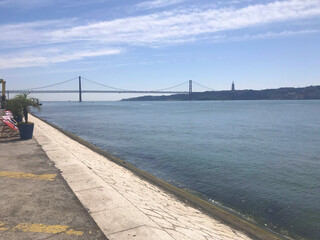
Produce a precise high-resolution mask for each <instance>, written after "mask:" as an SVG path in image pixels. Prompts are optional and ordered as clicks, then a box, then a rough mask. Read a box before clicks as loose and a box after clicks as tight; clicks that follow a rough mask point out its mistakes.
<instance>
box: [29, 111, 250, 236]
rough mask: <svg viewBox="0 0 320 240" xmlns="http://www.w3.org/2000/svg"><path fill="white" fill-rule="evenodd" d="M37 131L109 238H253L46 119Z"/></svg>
mask: <svg viewBox="0 0 320 240" xmlns="http://www.w3.org/2000/svg"><path fill="white" fill-rule="evenodd" d="M30 121H32V122H34V123H35V133H34V136H35V138H36V140H37V141H38V142H39V144H40V145H41V146H42V148H43V149H44V151H45V152H46V153H47V155H48V157H49V158H50V159H51V160H52V161H53V162H54V163H55V165H56V166H57V167H58V168H59V169H60V170H61V171H62V176H63V177H64V178H65V179H66V181H67V183H68V184H69V186H70V187H71V189H72V190H73V191H74V193H75V194H76V196H77V197H78V199H79V200H80V201H81V203H82V204H83V205H84V206H85V208H86V209H88V211H89V213H90V215H91V216H92V217H93V219H94V220H95V221H96V223H97V224H98V226H99V227H100V228H101V230H102V231H103V232H104V234H105V235H106V236H107V237H108V239H110V240H111V239H117V240H121V239H136V240H139V239H143V240H145V239H148V240H152V239H156V240H159V239H168V240H174V239H176V240H184V239H186V240H188V239H189V240H190V239H197V240H201V239H203V240H206V239H219V240H220V239H228V240H229V239H239V240H244V239H249V238H248V236H247V235H245V234H244V233H242V232H240V231H237V230H235V229H232V228H231V227H229V226H227V225H225V224H223V223H221V222H219V221H217V220H215V219H213V218H211V217H209V216H208V215H206V214H204V213H202V212H201V211H199V210H197V209H195V208H193V207H190V206H188V205H187V204H185V203H184V202H181V201H179V200H178V199H177V198H176V197H175V196H173V195H172V194H169V193H167V192H166V191H164V190H162V189H161V188H159V187H157V186H154V185H152V184H151V183H149V182H147V181H145V180H143V179H141V178H139V177H138V176H136V175H135V174H133V173H132V172H130V171H129V170H127V169H125V168H123V167H121V166H119V165H117V164H115V163H113V162H111V161H109V160H108V159H106V158H105V157H103V156H102V155H99V154H98V153H96V152H94V151H92V150H90V149H89V148H87V147H85V146H83V145H82V144H80V143H78V142H77V141H74V140H72V139H71V138H69V137H67V136H66V135H64V134H63V133H61V132H60V131H58V130H57V129H55V128H53V127H51V126H49V125H48V124H47V123H45V122H43V121H41V120H39V119H36V118H34V117H30Z"/></svg>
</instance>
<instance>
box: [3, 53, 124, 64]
mask: <svg viewBox="0 0 320 240" xmlns="http://www.w3.org/2000/svg"><path fill="white" fill-rule="evenodd" d="M121 52H122V50H121V49H99V50H84V51H79V50H78V51H74V52H72V51H71V52H67V53H63V52H62V51H61V49H54V48H50V49H45V50H40V51H37V52H36V53H33V52H31V51H25V52H23V53H20V54H17V55H15V56H3V57H2V58H1V59H0V69H9V68H22V67H34V66H45V65H49V64H52V63H62V62H69V61H74V60H80V59H83V58H87V57H97V56H106V55H114V54H120V53H121Z"/></svg>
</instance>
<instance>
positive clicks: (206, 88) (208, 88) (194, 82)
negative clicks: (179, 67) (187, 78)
mask: <svg viewBox="0 0 320 240" xmlns="http://www.w3.org/2000/svg"><path fill="white" fill-rule="evenodd" d="M192 82H193V83H195V84H196V85H198V86H200V87H203V88H206V89H209V90H211V91H214V89H212V88H209V87H206V86H203V85H202V84H200V83H197V82H196V81H192Z"/></svg>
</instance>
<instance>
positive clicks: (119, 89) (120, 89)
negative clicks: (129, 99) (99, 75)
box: [82, 77, 130, 91]
mask: <svg viewBox="0 0 320 240" xmlns="http://www.w3.org/2000/svg"><path fill="white" fill-rule="evenodd" d="M82 79H84V80H86V81H88V82H91V83H94V84H97V85H100V86H103V87H107V88H111V89H114V90H118V91H130V90H127V89H122V88H116V87H111V86H108V85H104V84H102V83H98V82H95V81H93V80H90V79H88V78H85V77H82Z"/></svg>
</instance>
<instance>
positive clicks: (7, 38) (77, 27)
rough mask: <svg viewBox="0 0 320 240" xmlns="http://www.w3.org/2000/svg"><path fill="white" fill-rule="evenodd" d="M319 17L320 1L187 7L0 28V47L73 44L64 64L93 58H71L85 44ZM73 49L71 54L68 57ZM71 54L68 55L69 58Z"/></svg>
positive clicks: (174, 38) (156, 39)
mask: <svg viewBox="0 0 320 240" xmlns="http://www.w3.org/2000/svg"><path fill="white" fill-rule="evenodd" d="M172 1H174V0H172ZM172 1H171V2H172ZM155 2H158V3H160V2H165V1H158V0H156V1H153V3H154V4H155ZM319 16H320V0H287V1H274V2H271V3H267V4H256V5H249V6H247V7H243V8H239V9H236V8H219V9H216V8H211V9H203V8H202V9H199V8H192V9H190V8H189V9H184V10H172V11H164V12H159V13H154V14H149V15H142V16H135V17H127V18H119V19H115V20H110V21H97V22H93V23H89V24H88V23H86V24H84V23H82V24H79V23H77V21H75V20H74V19H64V20H57V21H39V22H31V23H21V24H12V25H0V32H1V38H0V44H1V47H0V49H3V50H7V51H15V50H14V49H13V47H21V46H29V47H30V46H36V47H39V46H49V47H50V46H51V45H52V44H58V45H64V44H67V45H68V46H71V47H70V49H71V50H70V49H69V48H68V49H65V51H66V52H65V53H64V54H62V55H61V56H62V57H61V59H64V60H63V61H64V62H66V61H72V60H75V59H79V57H81V58H84V57H87V56H89V55H90V54H89V53H90V51H92V50H91V49H90V48H85V49H84V50H78V52H77V54H75V55H73V53H72V51H74V50H72V49H74V47H73V46H74V45H79V44H80V43H81V44H82V45H83V46H88V45H97V44H99V45H100V46H101V45H102V46H103V47H104V48H106V47H107V48H109V47H111V48H114V47H118V46H120V47H121V48H124V47H125V46H130V45H131V46H132V45H133V46H139V45H144V46H151V47H154V46H161V45H164V44H165V45H168V44H178V43H180V44H181V43H183V42H188V41H196V40H198V39H206V38H215V37H218V38H219V36H220V35H221V34H222V33H225V32H226V31H228V32H230V31H232V30H239V29H246V28H250V27H254V26H261V25H265V24H271V23H279V22H284V21H290V20H299V19H303V18H311V17H319ZM301 34H303V32H301ZM269 35H270V33H269ZM285 35H290V32H286V33H285V32H284V33H282V34H278V35H274V36H273V37H277V36H279V37H281V36H282V37H283V36H285ZM263 37H267V36H260V38H263ZM269 37H270V36H269ZM248 38H250V37H248ZM256 38H257V37H256ZM70 51H71V53H70V54H68V52H70ZM81 51H83V52H84V54H83V55H81V54H80V53H81ZM87 51H89V52H87ZM68 55H70V56H69V57H68ZM2 59H3V58H2ZM11 59H14V63H12V66H15V67H19V66H36V65H39V66H41V65H42V64H49V63H55V62H59V61H58V58H54V56H53V57H49V56H47V57H38V56H33V57H30V58H28V57H27V58H24V57H22V58H21V60H18V59H15V58H13V57H12V58H11ZM1 66H6V67H9V66H10V65H9V64H7V63H5V62H4V61H3V60H2V62H1Z"/></svg>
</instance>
